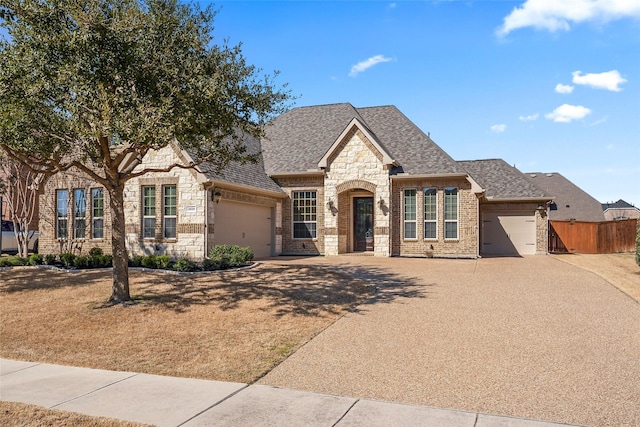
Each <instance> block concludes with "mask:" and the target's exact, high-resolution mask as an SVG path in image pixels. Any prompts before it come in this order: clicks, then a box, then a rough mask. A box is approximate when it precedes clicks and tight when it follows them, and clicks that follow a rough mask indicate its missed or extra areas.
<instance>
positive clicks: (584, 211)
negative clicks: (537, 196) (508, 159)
mask: <svg viewBox="0 0 640 427" xmlns="http://www.w3.org/2000/svg"><path fill="white" fill-rule="evenodd" d="M525 175H526V176H527V177H528V178H529V179H530V180H531V182H533V183H534V184H535V185H536V186H538V187H539V188H541V189H542V190H544V191H545V192H546V193H547V194H550V195H552V196H553V201H552V202H551V204H550V205H549V219H550V220H558V221H569V220H574V221H588V222H600V221H604V220H605V219H604V214H603V213H602V205H601V204H600V202H598V201H597V200H596V199H594V198H593V197H591V196H590V195H589V194H588V193H587V192H585V191H584V190H582V189H581V188H580V187H578V186H577V185H575V184H574V183H573V182H571V181H569V180H568V179H567V178H565V177H564V176H562V175H561V174H559V173H557V172H553V173H541V172H529V173H526V174H525Z"/></svg>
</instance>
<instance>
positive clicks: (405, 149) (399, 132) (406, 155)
mask: <svg viewBox="0 0 640 427" xmlns="http://www.w3.org/2000/svg"><path fill="white" fill-rule="evenodd" d="M354 119H357V120H358V123H359V124H361V125H362V126H364V127H366V129H367V130H368V133H369V134H370V135H372V136H373V137H374V138H375V140H376V144H377V145H378V146H379V147H380V148H381V149H382V150H384V152H385V153H386V154H388V155H389V156H390V157H391V158H392V159H393V160H395V162H396V164H398V165H399V167H398V168H396V169H395V170H394V172H396V173H401V172H404V173H410V174H416V175H417V174H451V173H465V171H464V170H463V169H462V168H461V167H460V166H459V165H458V164H457V163H456V162H455V161H454V160H453V159H452V158H451V157H450V156H449V155H448V154H447V153H445V152H444V151H443V150H442V149H441V148H440V147H438V146H437V145H436V144H435V143H434V142H433V141H432V140H431V139H430V138H429V136H427V135H425V134H424V132H422V131H421V130H420V129H419V128H418V127H417V126H416V125H415V124H414V123H413V122H411V121H410V120H409V119H408V118H407V117H406V116H405V115H404V114H402V113H401V112H400V111H399V110H398V109H397V108H396V107H394V106H382V107H368V108H355V107H353V106H352V105H351V104H349V103H343V104H329V105H318V106H311V107H300V108H295V109H293V110H290V111H288V112H286V113H284V114H283V115H281V116H279V117H277V118H276V119H274V120H273V121H272V122H270V123H269V124H268V125H267V127H266V137H265V138H264V139H263V141H262V149H263V155H264V164H265V169H266V172H267V173H268V174H269V175H278V174H291V173H304V172H309V171H319V168H318V163H319V162H320V161H321V160H322V159H323V158H324V156H325V155H326V154H327V152H328V151H329V150H330V149H331V148H332V147H333V146H334V144H335V143H336V141H337V138H338V137H339V136H340V135H342V134H343V132H344V131H345V130H346V128H347V126H349V125H352V126H353V123H352V122H353V120H354Z"/></svg>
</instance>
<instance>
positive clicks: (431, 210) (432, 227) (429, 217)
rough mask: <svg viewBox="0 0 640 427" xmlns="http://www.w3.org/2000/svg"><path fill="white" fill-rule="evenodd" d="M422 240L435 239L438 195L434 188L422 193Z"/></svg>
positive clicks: (426, 189)
mask: <svg viewBox="0 0 640 427" xmlns="http://www.w3.org/2000/svg"><path fill="white" fill-rule="evenodd" d="M423 193H424V238H425V239H436V238H437V236H438V234H437V232H438V227H437V225H438V222H437V220H438V213H437V212H438V198H437V196H438V194H437V191H436V189H435V188H425V189H424V191H423Z"/></svg>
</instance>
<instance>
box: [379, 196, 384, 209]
mask: <svg viewBox="0 0 640 427" xmlns="http://www.w3.org/2000/svg"><path fill="white" fill-rule="evenodd" d="M378 206H379V207H380V209H382V208H383V207H384V199H383V198H382V197H380V200H378Z"/></svg>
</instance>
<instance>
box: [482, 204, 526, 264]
mask: <svg viewBox="0 0 640 427" xmlns="http://www.w3.org/2000/svg"><path fill="white" fill-rule="evenodd" d="M482 253H483V254H486V255H535V253H536V217H535V214H534V213H531V212H491V211H488V212H484V213H483V214H482Z"/></svg>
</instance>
